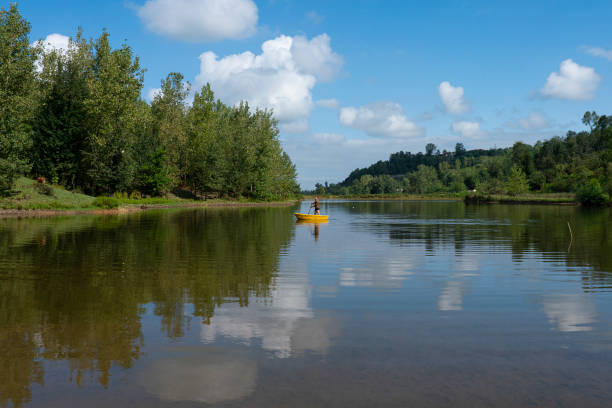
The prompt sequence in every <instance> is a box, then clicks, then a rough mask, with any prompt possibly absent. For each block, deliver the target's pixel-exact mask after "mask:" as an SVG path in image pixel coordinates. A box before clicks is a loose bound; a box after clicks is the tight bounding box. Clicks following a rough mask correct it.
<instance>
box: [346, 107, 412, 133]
mask: <svg viewBox="0 0 612 408" xmlns="http://www.w3.org/2000/svg"><path fill="white" fill-rule="evenodd" d="M340 123H342V124H343V125H344V126H350V127H352V128H355V129H359V130H363V131H364V132H366V133H367V134H369V135H371V136H379V137H396V138H408V137H414V136H421V135H422V134H423V133H424V130H423V129H422V128H421V127H419V126H417V125H416V124H414V122H411V121H409V120H408V118H407V117H406V114H405V113H404V111H403V109H402V107H401V106H400V105H399V104H397V103H395V102H375V103H371V104H369V105H365V106H360V107H358V108H354V107H352V106H350V107H346V108H342V109H340Z"/></svg>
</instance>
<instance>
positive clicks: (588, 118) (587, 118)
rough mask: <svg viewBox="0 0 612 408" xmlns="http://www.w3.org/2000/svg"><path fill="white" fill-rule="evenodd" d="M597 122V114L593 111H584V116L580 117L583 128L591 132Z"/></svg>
mask: <svg viewBox="0 0 612 408" xmlns="http://www.w3.org/2000/svg"><path fill="white" fill-rule="evenodd" d="M598 120H599V116H597V113H596V112H595V111H592V112H589V111H586V112H585V113H584V116H582V123H584V124H585V126H588V127H589V128H590V130H591V132H592V131H593V128H594V127H595V126H596V124H597V122H598Z"/></svg>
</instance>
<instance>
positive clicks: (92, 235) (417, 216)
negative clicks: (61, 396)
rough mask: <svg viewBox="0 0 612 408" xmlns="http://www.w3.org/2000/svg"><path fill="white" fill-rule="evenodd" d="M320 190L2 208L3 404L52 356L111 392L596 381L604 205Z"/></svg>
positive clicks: (594, 390) (470, 389) (241, 394)
mask: <svg viewBox="0 0 612 408" xmlns="http://www.w3.org/2000/svg"><path fill="white" fill-rule="evenodd" d="M325 206H326V207H325V210H326V212H329V213H330V214H331V215H332V216H333V217H332V220H333V221H332V222H330V223H329V224H323V225H320V224H316V223H315V224H302V223H294V222H293V216H292V212H293V211H294V209H230V210H214V211H213V210H206V211H204V210H194V211H191V210H188V211H163V212H150V213H143V214H135V215H130V216H125V217H74V218H56V219H41V220H23V221H19V220H0V406H21V405H27V404H28V403H29V402H31V403H32V405H36V406H38V405H41V404H43V405H44V402H45V401H46V400H47V399H46V398H49V400H51V399H52V398H50V397H45V394H44V392H45V391H48V389H49V387H53V386H51V385H49V384H50V382H49V381H48V380H49V377H50V376H49V373H51V374H52V375H51V379H52V380H53V381H55V383H53V382H51V384H55V385H54V386H57V383H61V382H63V383H66V384H67V386H70V387H73V388H72V390H75V389H77V388H78V389H79V390H81V391H83V392H82V395H84V396H83V398H84V401H85V400H86V399H87V398H88V397H90V398H91V399H94V398H95V395H94V392H96V391H95V390H98V391H97V392H104V391H103V390H104V389H106V388H108V389H109V391H111V390H112V391H113V392H115V391H116V390H117V389H118V388H119V389H121V390H123V392H125V395H128V396H129V398H127V399H125V400H118V401H116V404H115V405H116V406H118V407H119V406H123V405H129V401H134V400H140V398H141V397H143V396H144V395H148V396H149V398H156V399H157V402H158V404H157V405H166V404H169V405H174V404H175V403H177V402H180V401H193V402H200V403H206V404H221V405H224V406H241V405H251V406H271V405H279V401H281V402H282V404H280V405H292V404H296V405H299V404H302V405H308V406H314V405H317V403H319V405H324V402H329V405H334V404H336V405H339V406H341V405H347V401H353V402H355V401H356V402H358V403H359V402H361V403H364V401H366V402H367V403H371V404H369V405H376V404H377V403H380V404H381V405H384V404H383V402H384V401H394V402H398V401H403V402H405V401H407V399H406V398H408V397H410V398H412V397H414V399H412V400H411V401H413V402H415V404H414V405H427V404H420V403H422V402H423V401H430V402H431V404H430V405H431V406H443V405H448V401H449V399H448V398H452V397H453V396H454V397H459V398H460V399H461V398H464V399H462V400H461V401H463V402H466V401H467V402H466V403H465V404H464V405H468V406H469V405H471V404H470V403H468V402H473V401H474V399H472V400H470V399H469V398H470V396H471V397H472V398H481V397H482V398H484V399H483V401H486V402H491V401H493V402H495V403H497V402H499V404H498V405H502V406H503V405H516V406H520V405H527V403H528V402H529V401H528V400H527V399H522V400H520V401H519V400H512V401H511V400H509V399H508V398H509V397H507V395H514V394H513V393H512V392H511V391H512V390H511V389H508V387H509V388H512V387H511V386H509V385H508V384H510V385H511V384H516V383H517V381H518V382H519V383H520V384H521V387H522V388H523V389H529V390H530V392H527V393H525V394H528V395H531V396H533V395H537V393H538V391H541V390H542V387H543V386H542V385H537V384H540V383H538V382H537V381H543V383H545V384H547V386H551V387H552V386H553V385H554V384H557V383H559V384H564V383H567V381H568V378H574V377H579V378H584V380H581V379H578V380H575V381H577V384H578V386H577V388H576V389H582V390H585V391H584V392H583V393H582V394H580V391H576V392H577V393H578V394H580V395H581V398H582V401H584V400H585V399H584V398H587V397H586V396H585V395H587V394H589V395H604V396H606V395H609V394H607V391H606V390H605V388H603V387H604V385H605V384H607V383H608V381H607V380H612V378H610V373H609V363H612V361H610V357H609V356H608V355H605V354H603V352H602V354H598V355H595V354H591V353H594V351H593V350H605V351H609V333H611V332H612V316H611V314H610V312H609V310H612V307H610V306H611V305H612V298H610V294H609V293H608V291H609V290H610V289H611V288H612V247H611V245H612V236H610V234H611V232H610V231H612V229H610V228H608V226H610V225H612V218H611V211H610V209H604V210H599V211H583V210H581V209H578V208H564V207H529V206H525V207H522V206H481V207H466V206H464V205H463V204H462V203H418V202H417V203H415V202H412V203H408V202H375V203H368V202H357V203H343V202H338V203H333V202H328V203H326V204H325ZM566 220H570V222H571V223H572V229H573V232H574V241H573V244H572V247H571V249H570V252H569V253H567V244H568V239H569V235H568V234H569V232H568V229H567V225H566ZM168 343H170V344H173V345H174V346H173V347H170V348H168V347H167V346H166V344H168ZM568 345H571V346H572V347H573V348H572V349H571V350H572V351H571V352H572V353H573V354H571V355H564V354H559V353H560V351H559V350H566V349H565V348H563V347H569V346H568ZM542 355H545V356H547V357H546V358H548V359H549V360H546V359H543V360H540V359H541V358H542V357H541V356H542ZM550 361H554V362H555V363H554V367H555V370H549V369H547V368H546V367H550V364H549V362H550ZM582 362H584V364H582ZM581 364H582V365H581ZM592 366H596V367H597V368H598V369H599V377H600V381H601V384H603V385H602V387H599V388H598V386H596V385H597V384H599V383H597V382H594V381H593V376H590V377H589V375H590V374H589V373H590V372H589V371H588V370H589V369H590V368H589V367H592ZM525 367H528V368H525ZM50 370H51V371H50ZM117 373H121V375H122V376H124V377H122V378H124V379H125V381H123V380H121V381H119V380H117V378H118V376H119V375H118V374H117ZM483 373H485V374H483ZM529 373H538V374H537V376H536V375H535V374H531V377H529V378H534V381H533V384H528V383H530V382H529V381H523V380H520V379H521V378H524V376H525V375H528V374H529ZM542 373H545V374H542ZM576 373H577V374H576ZM579 374H580V375H579ZM135 376H136V377H137V379H138V381H137V383H138V385H137V386H136V385H134V381H130V380H132V379H133V378H134V377H135ZM572 376H574V377H572ZM536 377H537V378H536ZM113 378H114V379H115V382H113ZM487 378H489V379H490V378H503V379H504V380H503V381H501V380H499V381H498V382H496V383H495V384H496V388H495V390H496V391H495V392H493V391H491V394H487V393H486V392H485V391H483V388H481V386H482V384H484V383H486V379H487ZM538 378H539V379H538ZM587 378H588V379H590V380H589V381H587V380H586V379H587ZM466 379H468V380H466ZM471 380H474V381H471ZM572 381H574V380H572ZM440 384H444V387H443V389H444V392H443V394H444V395H442V394H441V391H440ZM478 384H480V385H478ZM504 384H505V385H504ZM534 384H535V385H534ZM594 384H595V385H594ZM417 385H418V386H417ZM606 386H607V385H606ZM45 387H47V388H46V389H45ZM130 387H132V388H130ZM504 387H506V388H504ZM525 387H526V388H525ZM530 387H531V388H530ZM580 387H582V388H580ZM33 389H34V390H35V391H32V390H33ZM67 389H69V390H70V388H67ZM36 390H38V391H36ZM100 390H102V391H100ZM347 390H350V392H349V391H347ZM145 391H146V393H145ZM502 391H504V392H502ZM587 391H588V392H587ZM87 392H91V393H92V394H87ZM578 394H577V395H578ZM41 395H42V396H41ZM98 395H100V394H98ZM483 395H486V396H487V398H488V399H487V398H485V397H483ZM330 396H333V398H335V399H326V398H332V397H330ZM474 396H477V397H474ZM387 397H388V398H389V399H385V398H387ZM130 398H131V399H130ZM393 398H396V399H393ZM445 398H447V399H445ZM548 398H549V399H548V400H547V401H548V402H551V405H552V404H553V403H558V404H557V405H564V404H563V402H567V401H569V400H567V399H566V400H564V401H558V400H555V398H557V395H556V394H555V393H554V392H551V393H550V394H549V396H548ZM588 401H592V400H588ZM143 404H144V403H143ZM84 405H86V404H85V403H84ZM153 405H155V404H153ZM349 405H350V404H349ZM357 405H358V404H357ZM483 405H487V404H486V403H483ZM488 405H495V404H488ZM565 405H567V404H565ZM592 405H594V406H597V404H592Z"/></svg>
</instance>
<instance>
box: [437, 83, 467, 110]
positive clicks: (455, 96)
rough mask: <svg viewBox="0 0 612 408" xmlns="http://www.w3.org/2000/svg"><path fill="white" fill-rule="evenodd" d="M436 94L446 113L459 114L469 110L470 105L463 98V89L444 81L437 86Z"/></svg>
mask: <svg viewBox="0 0 612 408" xmlns="http://www.w3.org/2000/svg"><path fill="white" fill-rule="evenodd" d="M438 93H439V94H440V99H441V100H442V103H443V104H444V107H445V108H446V111H447V112H449V113H453V114H459V113H465V112H468V111H469V110H470V103H469V102H468V101H467V100H465V98H464V96H463V87H461V86H456V87H455V86H452V85H451V84H450V82H448V81H444V82H442V83H440V85H438Z"/></svg>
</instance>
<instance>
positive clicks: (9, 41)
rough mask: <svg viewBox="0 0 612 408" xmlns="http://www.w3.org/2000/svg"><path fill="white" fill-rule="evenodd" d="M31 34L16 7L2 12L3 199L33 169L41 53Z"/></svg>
mask: <svg viewBox="0 0 612 408" xmlns="http://www.w3.org/2000/svg"><path fill="white" fill-rule="evenodd" d="M29 34H30V23H28V22H27V21H26V20H25V19H24V18H23V17H22V16H21V14H20V13H19V10H18V9H17V5H16V4H11V5H10V6H9V8H8V10H7V9H4V8H1V9H0V195H3V194H8V193H10V191H11V189H12V187H13V182H14V179H15V177H16V176H17V175H18V174H20V173H24V172H26V171H28V170H29V168H30V166H29V163H28V151H29V148H30V146H31V134H32V129H31V119H32V116H33V113H34V109H35V100H34V89H35V88H34V87H35V78H36V76H35V70H34V62H35V61H36V58H37V54H38V51H37V49H36V48H35V47H31V46H30V42H29Z"/></svg>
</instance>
